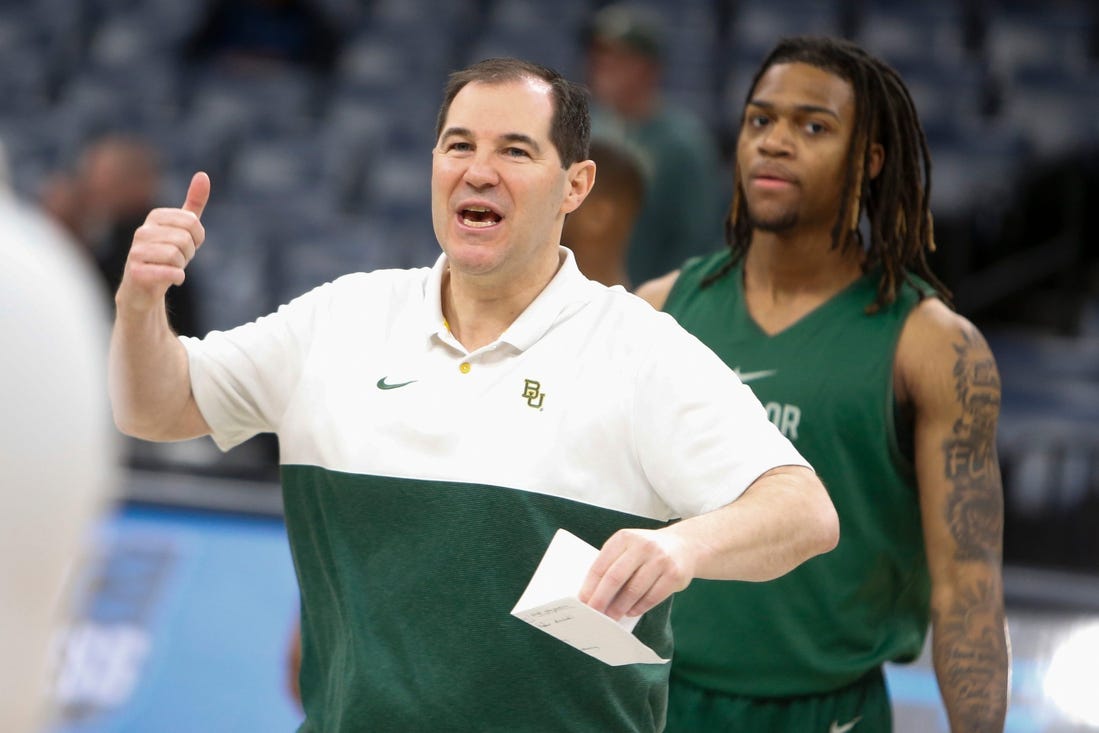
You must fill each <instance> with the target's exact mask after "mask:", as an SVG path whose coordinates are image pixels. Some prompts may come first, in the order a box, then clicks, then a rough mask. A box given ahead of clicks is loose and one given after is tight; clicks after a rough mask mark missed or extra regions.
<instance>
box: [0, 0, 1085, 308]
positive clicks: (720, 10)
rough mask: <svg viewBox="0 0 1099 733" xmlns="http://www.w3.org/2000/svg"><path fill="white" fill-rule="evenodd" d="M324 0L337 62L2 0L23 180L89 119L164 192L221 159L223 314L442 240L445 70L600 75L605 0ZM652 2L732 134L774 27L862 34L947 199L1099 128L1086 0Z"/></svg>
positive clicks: (215, 174)
mask: <svg viewBox="0 0 1099 733" xmlns="http://www.w3.org/2000/svg"><path fill="white" fill-rule="evenodd" d="M319 4H320V5H322V6H323V7H324V9H325V10H326V12H328V13H329V14H330V15H331V17H333V18H334V19H336V21H337V24H338V27H339V28H340V29H341V31H342V32H343V34H344V44H343V46H342V49H341V53H340V57H339V62H338V64H337V67H336V69H335V71H334V73H333V74H332V75H330V76H326V77H323V78H322V77H319V76H317V75H315V74H311V73H308V72H305V71H300V70H296V69H286V70H285V71H283V72H281V73H265V74H262V75H250V76H240V75H236V76H234V75H231V74H226V73H224V72H220V71H219V70H218V69H217V68H213V67H204V66H200V65H189V64H186V63H184V61H183V57H182V55H181V53H180V44H181V42H182V40H183V39H184V38H185V37H186V36H187V34H188V33H189V32H190V30H191V29H192V28H193V27H194V26H195V24H196V23H197V22H198V20H199V18H200V16H201V13H202V10H203V4H202V3H197V2H196V3H180V2H176V1H175V0H77V1H76V2H70V1H69V0H39V1H36V2H34V3H24V2H19V0H6V1H5V2H3V3H0V94H3V98H4V99H5V100H6V101H5V104H4V105H3V106H2V108H0V139H3V140H4V142H5V144H6V145H7V147H8V149H9V155H10V157H11V159H12V160H11V164H12V168H13V171H14V173H13V178H14V182H15V185H16V187H17V188H18V189H20V190H22V191H24V192H25V193H27V194H29V195H33V194H34V191H35V188H36V187H37V186H38V185H39V184H40V182H41V180H42V179H43V177H44V176H45V175H46V174H48V173H49V172H50V171H52V170H56V169H58V168H62V167H64V166H66V165H70V164H71V163H72V161H73V159H74V157H75V154H76V151H77V150H78V148H79V146H80V144H81V143H82V142H83V141H84V140H86V139H87V138H88V137H89V136H91V135H94V134H96V133H98V132H102V131H104V130H111V129H124V130H129V131H134V132H137V133H139V134H141V135H143V136H145V137H147V138H149V139H150V140H152V141H153V142H154V143H155V144H156V145H157V146H158V147H159V148H160V150H161V151H162V154H163V155H164V158H165V163H166V167H167V171H168V176H167V186H166V189H167V190H165V191H164V200H165V201H174V200H176V199H178V198H179V196H180V194H181V192H182V190H183V189H184V187H185V186H186V183H187V180H188V179H189V175H190V173H191V172H192V171H194V170H196V169H199V168H202V169H205V170H207V171H208V172H210V174H211V176H212V178H213V180H214V186H215V192H214V198H213V205H212V207H211V210H210V214H209V230H210V232H211V241H212V243H213V246H212V247H210V248H209V250H210V251H211V253H212V252H214V251H216V250H218V249H221V250H222V251H221V253H220V255H217V254H212V255H210V256H208V257H207V258H204V259H206V262H205V266H203V267H202V268H201V269H202V270H203V271H204V273H203V274H204V275H205V274H206V273H205V271H207V270H208V271H209V274H210V278H209V281H210V282H211V285H212V286H213V287H214V289H215V290H216V293H214V296H215V297H214V300H215V302H218V303H219V304H220V305H219V307H218V310H217V312H215V313H210V314H208V316H209V318H210V325H211V326H222V325H228V324H229V323H232V322H235V321H237V320H239V319H240V318H244V317H251V316H254V315H257V314H259V313H261V312H263V311H265V310H267V309H268V308H269V307H271V306H272V305H274V304H276V303H277V302H280V301H282V300H285V299H286V298H287V297H289V296H292V295H294V294H296V293H298V292H301V291H302V290H304V289H305V288H306V287H308V286H310V285H312V284H315V283H316V282H319V281H321V280H323V279H327V278H329V277H331V276H332V275H334V274H336V273H339V272H343V271H346V270H348V269H362V268H371V267H377V266H387V265H398V266H399V265H410V264H420V263H427V262H430V261H431V259H432V258H433V256H434V254H435V252H436V245H435V243H434V240H433V237H432V233H431V229H430V223H429V222H430V220H429V217H428V216H427V211H428V209H427V204H428V201H429V191H428V178H429V164H428V157H427V156H428V150H429V148H430V145H431V142H432V141H431V137H432V127H433V123H434V113H435V109H436V105H437V101H438V96H439V90H440V88H441V86H442V84H443V81H444V80H445V75H446V73H447V72H448V71H449V70H450V69H452V68H455V67H457V66H460V65H463V64H465V63H468V62H469V61H472V60H475V59H477V58H483V57H486V56H491V55H504V54H507V55H520V56H524V57H527V58H531V59H534V60H537V61H541V62H544V63H547V64H549V65H552V66H554V67H557V68H559V69H561V70H562V71H563V72H564V73H566V74H567V75H570V76H572V77H574V78H582V75H583V68H582V60H581V59H582V56H581V49H580V45H579V39H580V37H581V30H582V28H583V24H584V21H585V19H586V17H587V16H588V14H589V13H590V11H591V9H592V6H593V5H595V4H596V3H591V2H588V1H587V0H555V2H543V1H542V0H495V1H494V0H373V1H372V2H371V1H368V0H359V1H356V0H323V2H320V3H319ZM641 4H646V5H650V6H653V7H655V8H656V9H658V10H659V11H660V12H662V13H663V16H664V18H665V19H666V21H667V24H666V31H667V38H668V49H669V53H668V56H669V59H668V61H669V63H668V71H667V79H666V81H667V88H668V96H669V98H670V99H671V100H672V101H673V102H674V103H678V104H684V105H687V106H689V107H691V108H692V109H694V110H695V111H696V112H697V113H698V114H700V115H701V116H702V117H703V119H705V120H706V121H707V122H708V123H709V124H710V126H711V127H712V128H713V129H714V131H715V134H716V135H719V136H721V137H722V138H723V139H724V141H725V142H726V143H728V141H729V138H730V136H731V135H732V134H733V133H734V132H735V122H736V118H737V114H738V110H739V107H740V104H741V102H742V99H743V96H744V92H745V89H746V86H747V83H748V81H749V78H750V74H751V72H752V70H753V69H754V68H755V66H756V65H757V64H758V62H759V60H760V59H761V57H762V55H763V53H764V52H765V51H766V49H767V48H768V47H769V46H770V45H771V44H772V43H773V42H774V40H775V39H776V38H777V37H779V36H781V35H784V34H791V33H801V32H814V33H832V34H846V35H849V36H853V37H854V38H856V39H857V40H859V41H860V42H861V43H863V44H864V45H865V46H867V47H868V48H869V49H870V50H872V51H875V52H877V53H879V54H881V55H883V56H884V57H886V58H887V59H888V60H890V61H891V62H892V63H894V65H896V66H897V68H898V69H899V70H901V72H902V74H903V75H904V76H905V78H906V79H907V81H908V83H909V85H910V87H911V89H912V91H913V94H914V96H915V98H916V100H917V103H918V106H919V107H920V109H921V113H922V115H923V118H924V122H925V125H926V127H927V130H928V135H929V139H930V143H931V146H932V151H933V155H934V160H935V170H936V176H935V180H934V187H933V191H934V192H935V198H934V204H935V208H936V211H937V213H938V215H939V216H940V217H943V216H952V215H957V214H959V213H964V212H966V211H968V210H970V209H971V208H972V207H974V206H979V205H980V204H981V203H982V202H987V201H996V200H1002V198H1003V196H1004V194H1005V190H1006V187H1008V186H1009V185H1010V183H1011V181H1012V180H1013V178H1014V176H1015V175H1016V174H1017V173H1018V172H1019V171H1020V170H1021V169H1022V168H1024V167H1025V166H1026V165H1027V164H1028V162H1029V161H1031V160H1032V157H1031V156H1033V155H1053V154H1057V153H1060V152H1063V151H1065V150H1071V149H1073V148H1075V147H1078V146H1083V145H1092V144H1094V143H1095V141H1096V139H1099V114H1096V113H1097V112H1099V74H1096V69H1097V68H1099V64H1097V63H1096V60H1095V58H1094V57H1093V56H1092V55H1089V51H1090V50H1092V49H1089V45H1088V44H1089V40H1090V38H1091V36H1090V35H1089V34H1090V33H1091V32H1092V23H1093V21H1094V19H1093V17H1092V16H1091V10H1090V6H1089V5H1088V4H1087V3H1086V2H1085V1H1084V0H1080V1H1078V2H1057V3H1052V4H1050V3H1018V2H1007V1H1006V0H1001V1H1000V2H987V3H983V4H975V3H973V2H972V1H970V2H966V0H931V1H929V2H924V3H919V4H916V3H903V2H899V1H897V0H865V1H864V2H859V3H854V2H846V1H845V0H736V1H731V2H730V1H726V2H718V1H716V0H676V1H675V2H672V1H671V0H664V1H663V2H660V1H657V0H649V1H648V2H643V3H641ZM974 6H976V7H982V8H984V12H983V13H978V12H976V11H975V10H974V9H973V8H974ZM975 13H976V14H975ZM727 147H728V146H727V145H726V148H727ZM222 257H224V258H225V261H223V260H222ZM230 260H231V261H230ZM228 273H232V274H231V275H230V274H228ZM246 273H247V274H246ZM271 278H274V279H273V280H272V279H271ZM219 279H220V280H229V283H226V285H227V286H228V287H217V286H216V284H215V283H216V281H217V280H219ZM203 280H207V278H206V277H203ZM242 282H247V283H248V285H247V286H244V287H242V286H241V285H242Z"/></svg>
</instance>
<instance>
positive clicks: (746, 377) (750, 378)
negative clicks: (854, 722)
mask: <svg viewBox="0 0 1099 733" xmlns="http://www.w3.org/2000/svg"><path fill="white" fill-rule="evenodd" d="M733 374H735V375H737V377H739V378H740V381H742V382H744V383H745V384H747V383H748V382H754V381H756V380H757V379H764V378H765V377H771V376H774V375H775V374H778V369H764V370H763V371H761V372H741V371H740V367H737V368H735V369H733ZM840 733H843V731H840Z"/></svg>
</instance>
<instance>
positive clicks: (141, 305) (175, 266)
mask: <svg viewBox="0 0 1099 733" xmlns="http://www.w3.org/2000/svg"><path fill="white" fill-rule="evenodd" d="M209 199H210V177H209V176H207V175H206V174H205V173H203V172H199V173H196V174H195V175H194V176H193V177H192V178H191V185H190V186H189V187H188V189H187V200H186V201H185V202H184V203H183V206H182V207H180V208H178V209H172V208H159V209H153V210H152V211H150V212H149V215H148V216H147V217H146V218H145V222H144V223H143V224H142V225H141V226H140V227H138V229H137V231H136V232H134V240H133V244H131V245H130V254H129V256H128V257H127V258H126V270H125V272H124V273H123V276H122V284H121V286H119V289H118V294H117V295H116V296H115V302H116V303H117V304H118V306H119V308H123V307H125V308H127V309H131V310H135V311H145V310H151V309H154V308H156V307H159V306H161V305H162V304H163V302H164V293H165V292H167V290H168V288H169V287H171V286H172V285H180V284H181V283H183V281H184V279H185V277H186V275H185V274H184V269H185V268H186V267H187V265H188V264H189V263H190V262H191V260H192V259H193V258H194V256H195V252H196V251H197V250H198V248H199V247H201V246H202V242H203V241H204V240H205V239H206V230H205V229H204V228H203V226H202V222H201V221H200V217H201V216H202V211H203V209H205V208H206V202H207V201H209Z"/></svg>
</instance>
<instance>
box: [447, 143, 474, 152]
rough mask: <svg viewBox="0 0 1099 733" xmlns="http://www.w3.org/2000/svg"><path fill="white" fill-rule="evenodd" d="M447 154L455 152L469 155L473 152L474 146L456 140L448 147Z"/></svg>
mask: <svg viewBox="0 0 1099 733" xmlns="http://www.w3.org/2000/svg"><path fill="white" fill-rule="evenodd" d="M446 150H447V152H450V151H454V152H455V153H468V152H469V151H471V150H473V146H472V145H471V144H469V143H467V142H464V141H461V140H455V141H454V142H451V143H450V144H448V145H447V146H446Z"/></svg>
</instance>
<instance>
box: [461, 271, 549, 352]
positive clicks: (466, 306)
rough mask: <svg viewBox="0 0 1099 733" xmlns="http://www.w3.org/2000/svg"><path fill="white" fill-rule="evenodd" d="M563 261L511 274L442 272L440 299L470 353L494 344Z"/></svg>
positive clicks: (463, 344) (535, 296)
mask: <svg viewBox="0 0 1099 733" xmlns="http://www.w3.org/2000/svg"><path fill="white" fill-rule="evenodd" d="M561 261H563V259H558V260H557V261H556V265H555V266H553V267H552V268H548V269H547V268H539V269H538V271H537V272H535V271H530V272H527V273H522V274H518V275H511V276H509V275H507V274H505V273H494V274H493V276H480V277H479V276H471V275H469V274H465V273H460V272H457V271H455V270H453V269H450V270H448V271H447V272H446V273H444V275H443V282H442V293H441V296H442V298H441V300H442V309H443V317H444V318H446V321H447V325H448V326H449V328H450V332H451V334H453V336H454V338H456V339H457V340H458V342H459V343H460V344H462V346H464V347H466V349H468V350H469V351H471V352H472V351H476V350H477V349H479V348H481V347H482V346H487V345H488V344H491V343H493V342H494V341H496V340H497V339H499V338H500V336H501V335H503V333H504V331H506V330H507V329H508V327H509V326H511V324H512V323H514V322H515V319H517V318H518V317H519V316H520V315H521V314H522V313H523V311H525V310H526V309H527V307H528V306H529V305H530V304H531V303H533V302H534V300H535V298H537V297H538V295H539V294H540V293H541V292H542V290H544V289H545V287H546V285H548V284H549V282H550V280H552V279H553V277H554V275H556V273H557V270H558V269H560V264H561ZM543 270H545V272H543Z"/></svg>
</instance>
